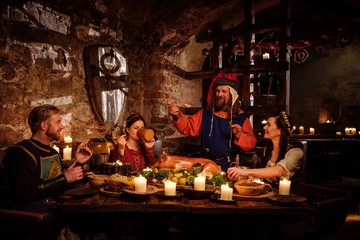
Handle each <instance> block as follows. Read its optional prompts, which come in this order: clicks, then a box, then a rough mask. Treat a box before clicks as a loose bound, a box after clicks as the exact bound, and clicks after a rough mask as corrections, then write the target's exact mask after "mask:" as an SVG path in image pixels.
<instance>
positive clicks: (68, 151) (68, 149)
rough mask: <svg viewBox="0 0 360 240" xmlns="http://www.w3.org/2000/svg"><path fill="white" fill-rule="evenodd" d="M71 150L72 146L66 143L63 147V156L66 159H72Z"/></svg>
mask: <svg viewBox="0 0 360 240" xmlns="http://www.w3.org/2000/svg"><path fill="white" fill-rule="evenodd" d="M71 151H72V148H71V147H69V146H68V145H66V148H64V149H63V158H64V160H71Z"/></svg>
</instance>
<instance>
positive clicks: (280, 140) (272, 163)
mask: <svg viewBox="0 0 360 240" xmlns="http://www.w3.org/2000/svg"><path fill="white" fill-rule="evenodd" d="M290 133H291V123H290V119H289V116H288V115H287V114H286V112H285V111H282V112H280V113H276V114H272V115H271V116H269V117H268V119H267V123H266V125H265V126H264V138H266V139H270V140H271V141H269V143H268V145H266V147H265V149H264V155H263V157H264V160H265V162H267V164H266V167H264V168H254V169H240V168H237V167H231V168H229V169H228V171H227V174H228V177H229V178H231V179H233V180H237V179H238V178H239V177H240V176H248V177H253V178H264V179H267V180H268V181H270V182H274V181H276V180H277V179H278V178H280V179H283V178H286V179H289V178H291V177H292V176H293V175H294V174H295V173H296V172H297V171H298V170H299V169H300V165H301V161H302V158H303V155H304V153H303V150H302V149H301V148H298V147H295V146H294V145H292V144H290V143H289V135H290Z"/></svg>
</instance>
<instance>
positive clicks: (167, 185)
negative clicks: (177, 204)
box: [164, 180, 176, 196]
mask: <svg viewBox="0 0 360 240" xmlns="http://www.w3.org/2000/svg"><path fill="white" fill-rule="evenodd" d="M164 194H165V195H166V196H175V195H176V182H173V181H170V180H166V181H165V182H164Z"/></svg>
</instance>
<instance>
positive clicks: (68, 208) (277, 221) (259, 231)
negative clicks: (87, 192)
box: [61, 193, 315, 239]
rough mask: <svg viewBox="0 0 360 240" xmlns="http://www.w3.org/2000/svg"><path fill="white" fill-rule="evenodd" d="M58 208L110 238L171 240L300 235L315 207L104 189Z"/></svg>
mask: <svg viewBox="0 0 360 240" xmlns="http://www.w3.org/2000/svg"><path fill="white" fill-rule="evenodd" d="M61 208H62V213H63V214H64V216H65V218H66V219H67V220H68V221H70V222H71V223H72V224H75V225H77V226H84V227H83V228H82V230H83V231H88V232H91V231H92V230H93V231H98V232H99V231H100V232H106V234H107V238H108V239H175V237H174V235H175V234H176V235H177V236H179V235H180V236H181V237H179V238H181V239H185V238H186V239H205V238H207V239H215V238H218V237H221V238H223V239H239V237H240V236H242V237H241V238H242V239H271V238H272V237H274V236H276V238H277V239H289V234H290V235H291V239H296V238H298V239H301V236H302V234H303V233H304V232H305V228H306V226H307V223H308V220H309V218H310V217H311V216H312V215H313V214H314V211H315V209H314V208H312V207H311V206H309V205H308V204H307V203H306V202H302V203H297V204H295V205H280V204H274V203H272V202H269V201H267V200H266V199H249V200H238V201H236V202H235V203H231V204H228V203H226V204H224V203H219V202H216V201H213V200H212V199H210V198H205V199H190V198H188V197H187V196H186V195H185V196H184V197H180V198H176V199H167V198H162V197H161V196H159V195H157V194H153V195H151V196H148V197H147V198H144V199H138V198H136V199H134V198H132V196H128V195H125V194H121V195H120V196H105V195H103V194H102V193H96V194H95V195H93V196H90V197H86V198H74V199H70V200H66V201H64V202H63V203H62V205H61ZM202 226H207V227H206V229H202ZM299 236H300V238H299Z"/></svg>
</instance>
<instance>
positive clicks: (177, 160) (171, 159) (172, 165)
mask: <svg viewBox="0 0 360 240" xmlns="http://www.w3.org/2000/svg"><path fill="white" fill-rule="evenodd" d="M195 163H200V164H201V167H202V169H203V170H205V171H207V172H211V173H213V174H220V173H221V168H220V166H218V165H216V164H215V163H214V162H213V161H212V160H210V159H206V158H197V157H185V156H170V155H167V154H163V155H162V157H161V158H160V159H159V160H158V161H157V162H156V163H155V164H154V165H152V167H153V168H158V169H161V168H167V169H174V170H176V169H180V168H183V167H186V168H188V169H191V167H192V166H193V165H194V164H195Z"/></svg>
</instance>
